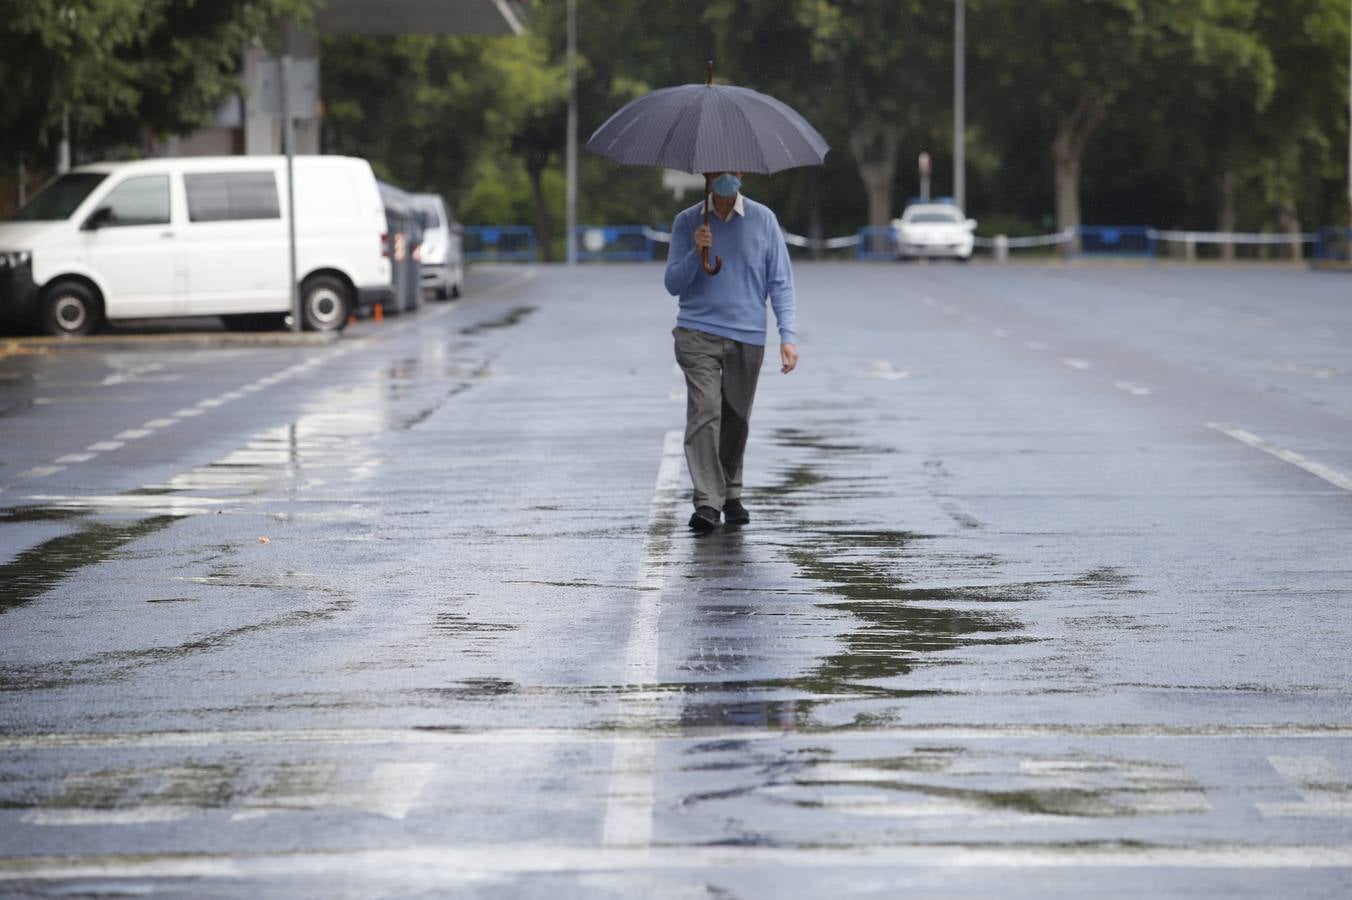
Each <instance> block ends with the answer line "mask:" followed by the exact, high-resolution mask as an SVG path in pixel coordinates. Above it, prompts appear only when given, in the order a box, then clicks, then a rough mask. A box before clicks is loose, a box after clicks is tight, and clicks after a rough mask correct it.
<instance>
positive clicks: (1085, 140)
mask: <svg viewBox="0 0 1352 900" xmlns="http://www.w3.org/2000/svg"><path fill="white" fill-rule="evenodd" d="M1107 113H1108V104H1107V102H1106V101H1105V100H1104V99H1102V98H1100V97H1095V96H1086V97H1081V98H1080V100H1079V102H1077V103H1076V104H1075V108H1074V109H1073V110H1071V111H1070V112H1069V113H1068V114H1062V115H1059V116H1058V117H1057V120H1056V132H1055V135H1054V136H1053V138H1052V168H1053V174H1054V179H1055V180H1054V185H1055V189H1056V230H1057V231H1066V230H1067V229H1070V228H1076V229H1078V228H1079V226H1080V169H1081V165H1082V163H1083V160H1084V148H1085V147H1086V146H1087V145H1088V144H1089V139H1090V138H1091V137H1093V136H1094V132H1095V131H1096V130H1098V127H1099V125H1101V124H1103V119H1104V117H1105V116H1106V115H1107ZM1069 249H1070V250H1071V251H1072V252H1076V251H1078V250H1079V249H1080V238H1079V235H1078V234H1076V235H1075V237H1074V239H1073V240H1072V241H1071V243H1070V245H1069Z"/></svg>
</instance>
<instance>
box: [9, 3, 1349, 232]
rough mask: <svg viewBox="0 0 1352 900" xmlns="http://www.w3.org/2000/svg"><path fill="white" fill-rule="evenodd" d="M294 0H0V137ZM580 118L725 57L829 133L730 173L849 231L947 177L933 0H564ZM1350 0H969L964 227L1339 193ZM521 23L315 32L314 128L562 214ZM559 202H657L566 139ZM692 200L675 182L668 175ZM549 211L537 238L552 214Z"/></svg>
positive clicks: (101, 97)
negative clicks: (924, 155) (573, 34)
mask: <svg viewBox="0 0 1352 900" xmlns="http://www.w3.org/2000/svg"><path fill="white" fill-rule="evenodd" d="M311 5H312V0H210V2H208V0H0V13H3V18H0V75H3V78H4V83H5V84H6V87H7V90H6V91H5V92H4V93H3V94H0V135H3V138H0V164H4V165H7V166H12V165H13V164H14V163H15V162H16V161H17V160H18V159H19V158H20V156H21V155H27V158H29V159H32V158H33V155H36V154H46V153H49V152H50V148H51V146H52V142H53V139H54V132H55V128H56V126H57V123H58V122H59V121H60V117H61V114H62V113H63V112H64V111H66V110H69V111H70V114H71V118H72V121H73V122H74V124H75V128H76V130H77V133H78V134H77V137H78V141H79V143H80V145H81V146H82V148H84V149H85V151H86V153H88V151H89V149H90V148H91V147H102V148H107V149H108V150H109V151H110V152H111V151H112V150H113V148H116V147H118V146H122V145H126V144H133V145H134V144H135V143H136V140H137V135H138V134H142V135H143V134H144V133H145V131H146V130H148V129H149V130H154V131H157V132H160V133H172V132H175V131H183V130H187V129H190V128H192V127H193V126H194V125H195V124H197V123H199V122H201V121H203V120H204V119H205V118H206V117H207V116H209V114H210V112H211V110H212V109H213V108H214V107H215V105H216V104H217V103H218V102H219V101H220V100H221V99H222V98H223V97H225V96H227V95H228V94H229V92H231V91H232V90H235V89H236V84H235V71H236V66H237V64H238V48H239V47H240V46H242V45H243V43H244V42H245V41H246V40H248V39H250V36H253V35H258V34H266V33H268V32H267V27H268V23H269V22H270V21H272V20H273V19H275V17H276V16H278V15H280V14H287V13H299V14H301V15H302V16H303V15H304V14H305V12H306V11H307V9H308V8H309V7H310V6H311ZM577 6H578V23H579V48H580V54H581V58H580V68H579V86H578V87H579V109H580V129H579V131H580V136H581V138H582V139H583V140H584V141H585V139H586V137H587V136H588V135H589V134H590V133H591V131H592V130H593V129H595V128H596V127H597V126H598V125H600V124H601V122H602V121H604V120H605V118H606V117H607V116H609V115H610V113H612V112H613V111H614V110H615V109H617V108H618V107H619V106H620V105H622V104H623V103H624V102H626V101H627V100H629V99H631V98H632V97H635V96H637V95H639V94H641V93H642V92H644V91H646V90H649V89H652V88H655V87H660V86H665V85H670V84H680V83H686V82H693V81H698V80H700V79H701V78H702V77H703V73H704V62H705V60H706V59H709V58H711V57H712V58H714V59H715V60H716V61H717V67H718V77H719V79H720V80H723V81H728V82H733V83H737V84H742V85H746V86H748V87H752V88H755V89H757V90H762V91H765V92H767V93H770V94H773V95H775V96H778V97H780V98H782V99H784V100H786V101H787V102H789V103H791V104H792V105H794V106H795V107H796V108H798V109H799V110H801V111H802V112H803V113H804V114H805V115H806V116H807V117H808V118H809V119H810V120H811V121H812V122H813V123H814V124H815V125H817V127H818V128H819V130H821V131H822V133H823V134H824V135H825V136H826V138H827V140H828V141H830V143H831V145H832V147H833V148H834V149H833V151H832V153H831V155H830V157H829V158H828V162H827V165H826V166H824V167H822V168H821V169H813V170H798V171H794V172H789V173H784V174H781V175H779V176H776V177H774V178H763V177H750V178H748V180H747V184H748V187H747V191H748V193H750V194H752V195H754V196H757V197H759V198H762V199H765V200H767V201H768V202H770V203H771V204H772V205H773V206H774V207H775V209H776V210H777V211H778V212H779V214H780V217H781V220H782V221H783V222H784V224H785V225H786V227H788V228H790V229H791V230H794V231H800V232H804V233H810V234H834V233H841V232H844V231H849V230H852V229H854V228H855V227H857V226H858V225H860V224H863V223H865V222H872V223H875V224H877V223H881V222H885V221H886V220H887V219H888V218H890V217H891V216H893V215H895V213H896V212H897V210H898V209H899V208H900V206H901V205H902V204H903V203H904V202H905V201H906V199H907V198H909V197H911V196H913V195H915V194H916V193H917V191H918V176H917V174H916V171H915V159H916V156H917V154H918V153H919V152H920V151H922V150H927V151H929V152H930V153H931V154H932V155H933V156H934V159H935V172H934V183H935V186H936V193H939V194H944V193H947V186H948V185H949V184H950V183H951V174H952V173H951V163H950V158H951V148H950V144H951V133H952V120H951V106H952V95H951V90H952V81H951V79H952V52H953V48H952V29H953V3H951V2H934V0H888V2H886V3H881V2H876V0H706V2H705V3H703V4H700V5H694V6H692V5H690V4H686V3H682V2H677V0H642V2H632V3H623V4H617V3H613V2H607V0H577ZM1348 6H1349V0H1282V2H1280V3H1274V2H1269V0H1038V2H1036V3H1026V2H1015V0H967V8H968V15H967V34H968V55H967V61H968V67H967V71H968V76H967V83H968V118H967V134H968V206H969V210H970V211H971V212H972V213H973V214H974V215H975V216H977V217H978V218H979V219H981V220H982V222H983V229H982V230H983V231H986V232H990V231H993V230H997V229H998V230H1003V231H1008V232H1010V233H1020V232H1024V231H1044V230H1050V229H1051V228H1052V227H1056V226H1066V225H1070V224H1074V223H1076V222H1080V221H1084V222H1091V223H1130V222H1148V223H1151V224H1155V225H1159V226H1174V227H1188V228H1204V229H1210V228H1225V229H1232V228H1233V229H1241V230H1250V229H1253V230H1257V229H1294V228H1301V227H1313V226H1317V225H1322V224H1330V223H1342V222H1346V221H1347V215H1348V211H1347V206H1346V178H1347V173H1346V165H1347V163H1346V159H1347V149H1346V148H1347V139H1348V135H1347V115H1348V109H1347V102H1348V40H1349V33H1348V13H1349V9H1348ZM529 29H530V31H529V33H528V34H527V35H525V36H524V37H516V38H511V37H509V38H472V37H457V38H434V37H426V36H406V37H400V38H371V37H329V38H326V39H325V41H324V49H323V79H324V83H323V91H324V96H325V101H326V107H327V116H326V119H325V123H324V145H325V149H326V150H328V151H332V152H344V153H354V154H359V155H363V156H366V157H368V158H370V159H371V160H372V162H373V163H374V164H375V165H376V168H377V170H378V171H379V172H380V173H381V174H382V175H383V176H385V177H387V178H389V179H391V180H393V181H395V182H397V183H400V184H402V185H405V186H407V187H409V188H414V189H419V190H436V191H440V192H441V193H444V194H445V195H446V196H447V197H448V198H449V199H450V200H451V202H452V204H453V205H454V206H455V207H456V208H457V210H458V212H459V214H460V217H461V218H462V219H463V220H465V221H467V222H484V223H508V222H527V223H533V224H535V225H536V227H537V228H538V229H539V230H540V231H541V233H542V234H544V235H546V236H547V240H546V244H547V245H548V244H550V243H552V244H553V245H554V247H555V249H556V250H557V246H558V244H559V232H560V231H561V227H560V225H561V222H562V219H563V193H564V186H563V157H564V133H565V103H566V89H567V84H566V75H565V68H564V2H563V0H536V2H534V3H532V4H531V15H530V19H529ZM581 180H582V189H581V192H580V220H581V221H582V222H584V223H602V222H605V223H626V222H644V223H662V222H667V221H670V218H671V216H672V215H673V213H674V212H675V211H676V209H677V207H678V206H679V202H678V201H677V200H676V199H674V198H673V196H672V194H671V192H670V191H668V190H666V189H665V188H663V187H662V184H661V176H660V173H658V172H655V171H647V170H642V169H625V168H620V167H617V166H614V165H611V164H610V163H608V162H606V161H604V160H601V159H598V158H595V157H591V156H589V155H588V154H585V153H584V154H582V158H581ZM687 199H689V200H693V198H687ZM551 235H552V236H553V238H554V239H553V241H552V242H551V241H549V240H548V237H549V236H551Z"/></svg>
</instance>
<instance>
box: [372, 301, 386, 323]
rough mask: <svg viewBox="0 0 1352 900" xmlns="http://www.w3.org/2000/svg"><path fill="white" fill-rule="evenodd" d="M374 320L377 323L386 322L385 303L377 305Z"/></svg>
mask: <svg viewBox="0 0 1352 900" xmlns="http://www.w3.org/2000/svg"><path fill="white" fill-rule="evenodd" d="M372 318H373V319H375V320H376V321H377V322H384V321H385V304H383V303H377V304H376V312H375V315H374V316H372Z"/></svg>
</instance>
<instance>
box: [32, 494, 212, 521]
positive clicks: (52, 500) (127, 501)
mask: <svg viewBox="0 0 1352 900" xmlns="http://www.w3.org/2000/svg"><path fill="white" fill-rule="evenodd" d="M24 499H26V500H31V501H33V502H35V503H41V504H42V505H43V506H49V507H53V508H55V509H88V510H138V511H140V510H153V511H155V512H159V513H163V514H165V515H171V516H188V515H195V514H197V513H203V512H206V511H207V510H208V508H209V507H215V506H223V505H225V503H226V502H227V501H225V500H221V499H217V498H214V497H177V496H170V495H161V494H145V495H143V494H114V495H104V496H80V497H70V496H63V495H61V494H30V495H29V496H27V497H25V498H24Z"/></svg>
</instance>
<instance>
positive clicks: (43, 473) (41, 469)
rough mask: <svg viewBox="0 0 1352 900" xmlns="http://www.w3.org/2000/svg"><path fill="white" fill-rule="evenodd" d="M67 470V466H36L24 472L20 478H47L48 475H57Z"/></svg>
mask: <svg viewBox="0 0 1352 900" xmlns="http://www.w3.org/2000/svg"><path fill="white" fill-rule="evenodd" d="M65 468H66V467H65V466H35V467H34V468H31V469H29V470H28V471H27V472H24V473H23V475H21V476H19V477H21V478H46V477H47V476H48V475H55V474H56V473H57V472H60V471H62V470H64V469H65Z"/></svg>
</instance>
